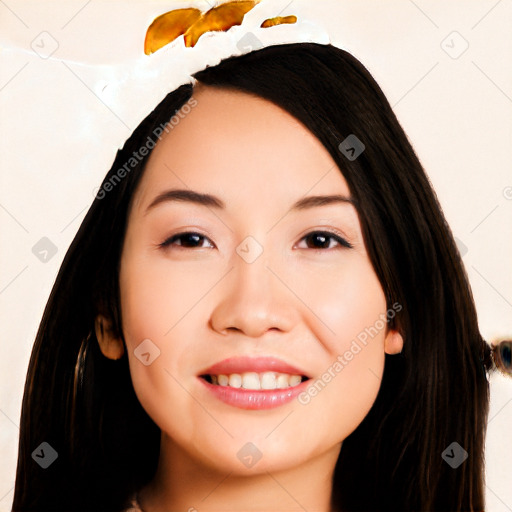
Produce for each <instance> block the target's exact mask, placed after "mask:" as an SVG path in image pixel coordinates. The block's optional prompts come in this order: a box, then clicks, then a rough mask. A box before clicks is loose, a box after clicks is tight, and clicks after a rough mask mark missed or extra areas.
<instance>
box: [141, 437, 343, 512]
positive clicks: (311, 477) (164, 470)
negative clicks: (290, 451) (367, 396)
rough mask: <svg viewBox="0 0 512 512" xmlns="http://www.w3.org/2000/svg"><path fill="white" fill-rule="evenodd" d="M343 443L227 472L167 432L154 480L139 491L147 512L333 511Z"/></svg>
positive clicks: (162, 439)
mask: <svg viewBox="0 0 512 512" xmlns="http://www.w3.org/2000/svg"><path fill="white" fill-rule="evenodd" d="M340 448H341V444H338V445H335V446H334V447H333V448H332V449H331V450H329V451H328V452H325V453H323V454H321V455H319V456H317V457H316V458H314V459H311V460H307V461H305V462H304V463H303V464H300V465H298V466H296V467H291V468H287V469H282V470H280V471H272V472H270V471H266V470H265V469H263V468H260V469H259V472H258V471H256V468H257V467H256V466H254V470H255V471H254V473H252V474H251V475H249V476H248V475H243V474H236V473H235V472H234V471H229V470H228V471H226V472H222V470H221V469H219V468H216V467H215V466H214V465H208V463H207V461H201V460H198V459H195V458H193V457H192V456H191V455H190V454H188V453H185V452H184V451H183V450H182V449H181V448H180V447H179V446H177V445H176V444H175V443H174V442H173V441H172V440H171V439H170V438H169V437H168V436H167V435H165V434H164V433H162V438H161V443H160V458H159V463H158V468H157V471H156V474H155V477H154V478H153V480H152V481H151V482H150V483H149V484H148V485H147V486H146V487H144V488H143V489H142V490H141V491H140V493H139V504H140V506H141V508H142V509H143V511H144V512H168V511H169V510H173V511H183V512H197V511H201V512H213V511H217V512H218V511H219V510H233V511H236V512H243V511H251V512H260V511H261V512H264V511H265V512H268V511H269V510H272V511H274V512H280V511H285V510H286V511H287V512H291V511H301V512H303V511H304V510H311V511H315V512H329V511H330V500H331V493H332V477H333V473H334V468H335V465H336V461H337V459H338V455H339V452H340Z"/></svg>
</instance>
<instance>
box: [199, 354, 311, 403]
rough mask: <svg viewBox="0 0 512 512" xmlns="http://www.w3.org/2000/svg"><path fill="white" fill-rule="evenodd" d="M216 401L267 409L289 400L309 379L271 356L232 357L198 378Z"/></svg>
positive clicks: (202, 373) (299, 371) (299, 391)
mask: <svg viewBox="0 0 512 512" xmlns="http://www.w3.org/2000/svg"><path fill="white" fill-rule="evenodd" d="M199 377H200V379H201V381H202V382H203V383H204V385H205V386H206V387H207V388H208V389H209V391H210V392H212V393H213V394H214V395H215V396H216V397H217V398H218V399H220V400H222V401H223V402H225V403H228V404H230V405H233V406H235V407H239V408H242V409H269V408H273V407H278V406H280V405H283V404H285V403H288V402H289V401H291V400H293V398H295V397H296V396H297V395H298V394H299V393H301V392H302V391H303V390H304V388H305V387H306V386H307V384H306V381H307V380H309V379H310V377H309V376H307V375H305V374H304V372H302V371H301V370H299V369H297V368H295V367H293V366H291V365H289V364H287V363H285V362H284V361H282V360H280V359H276V358H273V357H258V358H252V357H233V358H229V359H225V360H224V361H221V362H220V363H217V364H215V365H213V366H211V367H210V368H208V369H206V370H204V371H203V372H201V374H200V375H199Z"/></svg>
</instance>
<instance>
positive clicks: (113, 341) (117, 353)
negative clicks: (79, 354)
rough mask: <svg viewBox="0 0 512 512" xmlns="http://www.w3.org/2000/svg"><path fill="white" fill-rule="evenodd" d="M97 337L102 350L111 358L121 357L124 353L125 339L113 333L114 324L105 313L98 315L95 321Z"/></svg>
mask: <svg viewBox="0 0 512 512" xmlns="http://www.w3.org/2000/svg"><path fill="white" fill-rule="evenodd" d="M94 328H95V331H96V339H97V340H98V345H99V346H100V349H101V352H102V353H103V355H104V356H105V357H108V358H109V359H120V358H121V357H122V356H123V354H124V344H123V340H122V339H120V338H117V337H115V336H114V335H113V333H112V324H111V323H110V322H109V321H108V320H107V318H105V317H104V316H103V315H98V316H97V317H96V320H95V322H94Z"/></svg>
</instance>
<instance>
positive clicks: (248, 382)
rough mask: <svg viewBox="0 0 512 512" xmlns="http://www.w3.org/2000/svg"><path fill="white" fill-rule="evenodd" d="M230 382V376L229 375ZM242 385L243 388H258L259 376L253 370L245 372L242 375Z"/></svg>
mask: <svg viewBox="0 0 512 512" xmlns="http://www.w3.org/2000/svg"><path fill="white" fill-rule="evenodd" d="M229 380H230V382H231V377H230V379H229ZM242 387H243V388H245V389H260V388H261V385H260V376H259V375H258V374H257V373H255V372H247V373H244V374H243V375H242Z"/></svg>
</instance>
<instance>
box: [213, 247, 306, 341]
mask: <svg viewBox="0 0 512 512" xmlns="http://www.w3.org/2000/svg"><path fill="white" fill-rule="evenodd" d="M268 263H269V258H267V257H266V253H265V251H264V252H263V254H262V255H261V256H260V257H259V258H258V259H257V260H256V261H253V262H252V263H247V262H246V261H244V260H243V259H242V258H241V257H238V255H235V257H234V258H233V264H234V268H233V269H232V270H231V272H229V273H228V275H227V276H226V278H225V279H224V280H223V281H224V282H223V284H222V287H221V288H220V289H219V290H218V292H219V295H218V296H219V297H220V298H219V300H218V301H217V304H216V307H215V308H214V310H213V312H212V315H211V327H212V328H213V329H214V330H215V331H217V332H219V333H221V334H224V335H225V334H229V333H230V332H239V333H242V334H244V335H245V336H248V337H251V338H259V337H261V336H263V335H264V334H265V333H266V332H267V331H271V330H274V331H282V332H288V331H291V330H292V329H293V327H294V325H296V324H297V321H298V316H299V311H298V310H297V304H296V301H297V299H296V298H295V297H294V295H293V293H292V292H291V291H290V289H288V288H287V286H286V279H283V277H282V276H280V275H279V274H280V272H279V270H278V269H277V268H273V267H276V266H275V265H273V267H270V265H268ZM283 281H284V282H283Z"/></svg>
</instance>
